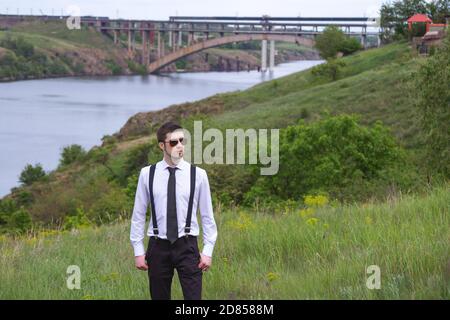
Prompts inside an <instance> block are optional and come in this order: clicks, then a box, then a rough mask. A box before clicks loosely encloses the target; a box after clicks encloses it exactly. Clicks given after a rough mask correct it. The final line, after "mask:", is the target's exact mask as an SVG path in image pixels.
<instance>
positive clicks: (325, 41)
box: [316, 26, 345, 59]
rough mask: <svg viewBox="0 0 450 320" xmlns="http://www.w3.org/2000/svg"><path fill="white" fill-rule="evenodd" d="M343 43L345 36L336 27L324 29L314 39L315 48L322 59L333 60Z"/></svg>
mask: <svg viewBox="0 0 450 320" xmlns="http://www.w3.org/2000/svg"><path fill="white" fill-rule="evenodd" d="M344 41H345V35H344V33H343V32H342V30H340V29H339V28H338V27H336V26H329V27H326V28H325V30H324V31H323V33H322V34H320V35H318V36H317V38H316V48H317V50H319V53H320V56H321V57H322V58H324V59H329V58H335V57H336V55H337V53H338V52H339V50H340V49H341V47H342V43H343V42H344Z"/></svg>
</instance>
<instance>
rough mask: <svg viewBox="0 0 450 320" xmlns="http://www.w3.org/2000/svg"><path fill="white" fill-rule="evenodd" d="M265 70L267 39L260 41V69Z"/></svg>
mask: <svg viewBox="0 0 450 320" xmlns="http://www.w3.org/2000/svg"><path fill="white" fill-rule="evenodd" d="M266 70H267V40H262V41H261V71H262V72H266Z"/></svg>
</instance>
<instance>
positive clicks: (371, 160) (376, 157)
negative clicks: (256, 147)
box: [245, 115, 401, 205]
mask: <svg viewBox="0 0 450 320" xmlns="http://www.w3.org/2000/svg"><path fill="white" fill-rule="evenodd" d="M357 120H358V118H357V117H355V116H349V115H341V116H337V117H328V118H326V119H324V120H320V121H318V122H314V123H312V124H305V122H304V121H303V120H300V121H299V124H298V125H294V126H289V127H287V128H286V129H283V130H282V131H281V134H280V166H279V172H278V173H277V174H276V175H273V176H260V177H259V178H258V180H257V182H256V184H255V185H254V186H253V187H252V188H251V190H250V191H249V192H248V193H247V194H246V195H245V203H246V204H247V205H251V204H252V203H254V202H255V201H256V199H257V198H258V199H259V200H265V201H279V200H280V199H301V198H302V197H303V196H304V195H306V194H315V193H326V194H329V195H330V196H331V197H332V198H338V199H342V198H343V197H344V196H345V195H347V194H349V193H348V192H346V190H348V189H349V188H353V187H355V186H358V185H359V187H361V185H367V183H370V182H373V181H375V180H377V179H381V177H382V176H383V172H384V171H385V170H387V169H389V168H391V167H393V166H394V165H395V164H396V162H397V161H400V160H399V159H401V151H400V149H399V147H397V145H396V143H395V141H394V139H393V137H392V136H391V134H390V133H389V131H388V129H387V128H386V127H384V126H383V125H382V124H381V123H379V122H377V123H376V124H375V125H373V126H372V127H364V126H361V125H359V124H358V121H357ZM357 194H358V193H357Z"/></svg>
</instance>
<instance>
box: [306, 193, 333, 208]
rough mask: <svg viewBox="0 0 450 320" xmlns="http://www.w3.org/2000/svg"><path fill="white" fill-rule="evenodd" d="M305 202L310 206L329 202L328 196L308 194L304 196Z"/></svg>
mask: <svg viewBox="0 0 450 320" xmlns="http://www.w3.org/2000/svg"><path fill="white" fill-rule="evenodd" d="M304 201H305V204H306V205H307V206H309V207H323V206H324V205H326V204H328V198H327V197H326V196H324V195H316V196H312V195H307V196H305V197H304Z"/></svg>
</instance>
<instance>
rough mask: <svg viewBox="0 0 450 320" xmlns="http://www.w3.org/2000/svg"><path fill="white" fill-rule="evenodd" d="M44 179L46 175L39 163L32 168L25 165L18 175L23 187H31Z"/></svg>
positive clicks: (29, 165)
mask: <svg viewBox="0 0 450 320" xmlns="http://www.w3.org/2000/svg"><path fill="white" fill-rule="evenodd" d="M45 177H46V173H45V171H44V169H43V168H42V165H41V164H40V163H38V164H36V165H35V166H32V165H31V164H27V165H26V166H25V168H24V169H23V170H22V172H21V173H20V177H19V181H20V182H21V183H22V184H24V185H27V186H28V185H31V184H33V183H34V182H36V181H42V180H44V179H45Z"/></svg>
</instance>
